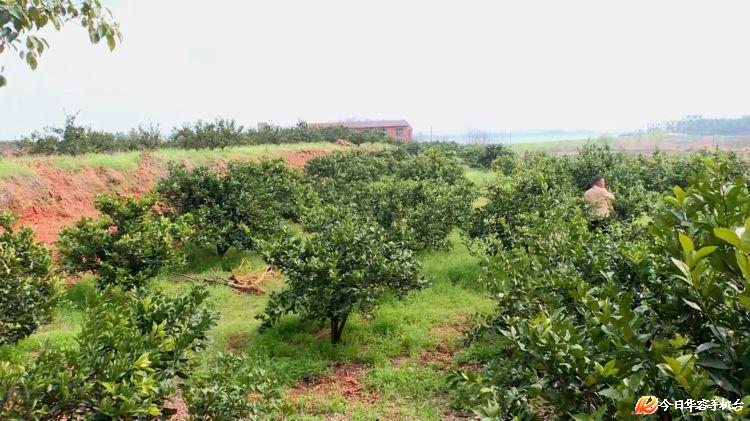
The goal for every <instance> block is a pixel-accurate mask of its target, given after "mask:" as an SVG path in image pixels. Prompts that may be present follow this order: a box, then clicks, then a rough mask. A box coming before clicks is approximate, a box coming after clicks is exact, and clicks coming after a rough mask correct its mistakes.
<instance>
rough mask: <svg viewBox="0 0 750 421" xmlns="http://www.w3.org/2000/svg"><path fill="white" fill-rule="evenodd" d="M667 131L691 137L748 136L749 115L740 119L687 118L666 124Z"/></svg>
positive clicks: (749, 127)
mask: <svg viewBox="0 0 750 421" xmlns="http://www.w3.org/2000/svg"><path fill="white" fill-rule="evenodd" d="M667 131H669V132H673V133H682V134H691V135H714V134H718V135H748V134H750V115H747V116H744V117H740V118H704V117H702V116H699V115H698V116H689V117H686V118H683V119H682V120H678V121H670V122H669V123H667Z"/></svg>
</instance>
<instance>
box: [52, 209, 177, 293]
mask: <svg viewBox="0 0 750 421" xmlns="http://www.w3.org/2000/svg"><path fill="white" fill-rule="evenodd" d="M155 204H156V197H155V196H153V195H152V196H146V197H144V198H141V199H135V198H129V197H119V196H116V195H102V196H99V197H98V198H97V199H96V201H95V204H94V205H95V206H96V208H97V209H98V210H99V212H101V213H102V216H101V217H99V218H98V219H95V220H94V219H91V218H82V219H81V220H79V221H78V222H76V223H75V225H73V226H70V227H66V228H64V229H63V230H62V231H61V232H60V236H59V239H58V242H57V246H58V251H59V253H60V260H61V263H62V264H63V265H64V266H65V267H66V268H67V269H68V270H69V271H71V272H84V271H93V272H95V273H96V274H97V275H98V283H99V285H100V286H101V287H105V286H108V285H120V286H122V287H123V288H126V289H132V288H140V287H143V286H145V285H146V284H147V283H148V281H149V280H150V278H152V277H154V276H156V275H157V274H158V273H159V271H160V270H161V269H163V268H164V267H168V266H174V265H178V264H180V263H182V262H183V261H184V259H185V253H184V251H183V250H182V248H181V246H182V244H183V243H184V242H185V241H186V240H187V239H188V238H189V236H190V234H191V228H190V225H189V218H187V217H180V218H177V219H176V220H170V219H169V218H167V217H166V216H163V215H160V214H159V212H158V211H157V209H156V208H155V206H154V205H155Z"/></svg>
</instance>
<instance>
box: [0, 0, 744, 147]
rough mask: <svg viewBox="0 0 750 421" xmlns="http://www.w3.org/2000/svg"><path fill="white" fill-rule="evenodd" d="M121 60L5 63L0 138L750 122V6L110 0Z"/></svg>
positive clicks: (70, 36) (75, 48)
mask: <svg viewBox="0 0 750 421" xmlns="http://www.w3.org/2000/svg"><path fill="white" fill-rule="evenodd" d="M104 3H105V4H107V5H108V6H110V8H111V10H112V13H113V14H114V15H115V18H116V19H117V20H118V21H119V22H120V25H121V30H122V33H123V37H124V39H123V42H122V44H121V45H118V46H117V48H116V49H115V51H114V52H109V50H108V49H107V48H106V46H105V45H104V44H102V45H91V44H90V43H89V41H88V36H87V34H86V32H85V31H84V30H83V29H81V28H78V27H75V26H69V27H65V28H63V30H62V31H61V32H55V31H51V33H49V34H47V39H48V41H49V42H50V44H51V48H50V50H48V51H47V52H45V53H44V55H43V56H42V57H41V59H40V60H39V67H38V68H37V70H36V71H31V70H30V69H29V68H28V67H27V66H26V65H25V64H24V63H22V62H21V61H20V60H19V59H18V58H17V56H16V55H14V54H13V53H7V52H6V53H3V54H0V66H5V70H4V75H5V76H6V78H7V79H8V83H9V84H8V86H6V87H4V88H0V139H14V138H17V137H19V136H21V135H24V134H28V133H30V132H31V131H33V130H36V129H41V128H43V127H44V126H48V125H61V124H62V122H63V121H64V112H68V113H72V112H77V111H80V114H79V121H80V122H82V123H84V124H87V125H91V126H92V127H94V128H96V129H103V130H110V131H126V130H129V129H130V128H132V127H135V126H137V125H138V124H139V123H143V122H154V123H158V124H160V125H161V127H162V129H163V130H164V131H169V130H171V128H172V127H174V126H176V125H179V124H181V123H183V122H185V121H191V120H196V119H204V120H211V119H213V118H215V117H218V116H221V117H227V118H235V119H236V120H237V121H238V122H240V123H242V124H244V125H248V126H255V125H256V124H257V123H258V122H269V123H273V124H279V125H291V124H294V123H296V122H297V121H298V120H305V121H308V122H315V121H332V120H340V119H378V118H386V119H406V120H407V121H409V122H410V123H411V125H412V126H413V127H414V129H415V130H416V131H423V132H428V131H429V130H430V127H432V128H433V130H434V132H435V133H460V132H465V131H467V130H470V129H471V130H486V131H494V130H519V131H520V130H548V129H561V130H594V131H599V132H619V131H624V130H631V129H637V128H644V127H645V126H646V125H647V124H649V123H653V122H659V121H664V120H673V119H678V118H680V117H681V116H684V115H687V114H703V115H705V116H713V117H739V116H742V115H747V114H750V78H748V75H750V55H748V54H747V41H748V40H749V39H750V25H748V24H747V16H750V2H748V1H746V0H737V1H724V0H717V1H690V0H680V1H671V0H660V1H653V0H648V1H644V0H631V1H621V2H614V1H602V0H596V1H587V0H568V1H559V0H550V1H542V0H526V1H472V0H464V1H440V0H432V1H418V0H411V1H407V0H400V1H392V0H379V1H370V0H340V1H339V0H336V1H328V0H317V1H309V0H307V1H304V0H303V1H292V0H274V1H247V0H235V1H232V0H211V1H205V0H201V1H195V0H117V1H109V2H107V1H104Z"/></svg>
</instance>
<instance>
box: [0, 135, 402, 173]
mask: <svg viewBox="0 0 750 421" xmlns="http://www.w3.org/2000/svg"><path fill="white" fill-rule="evenodd" d="M386 147H388V146H387V145H379V144H376V145H370V144H365V145H363V148H386ZM337 149H341V147H340V146H336V145H334V144H333V143H329V142H312V143H292V144H282V145H249V146H236V147H232V148H226V149H215V150H209V149H199V150H185V149H175V148H165V149H158V150H156V151H154V152H153V154H154V156H155V157H157V158H158V159H160V160H163V161H167V162H169V161H188V162H193V163H201V162H206V161H211V160H214V159H219V160H243V159H254V158H257V157H260V156H263V155H270V156H279V155H282V154H284V153H287V152H296V151H306V150H316V151H333V150H337ZM140 158H141V152H137V151H133V152H119V153H112V154H104V153H91V154H83V155H77V156H68V155H59V156H52V157H49V159H50V162H51V165H52V166H53V167H55V168H61V169H64V170H66V171H76V170H79V169H81V168H87V167H88V168H109V169H113V170H116V171H121V172H128V171H133V170H135V169H136V168H138V161H139V160H140ZM32 159H35V158H30V157H24V158H19V159H16V158H0V179H4V178H9V177H12V176H27V175H33V174H35V172H34V169H33V168H32V167H30V166H29V165H26V164H27V163H28V161H29V160H32Z"/></svg>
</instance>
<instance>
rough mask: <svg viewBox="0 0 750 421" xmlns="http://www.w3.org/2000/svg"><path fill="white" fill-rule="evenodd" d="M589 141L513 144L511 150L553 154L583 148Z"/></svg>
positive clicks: (574, 140) (572, 140)
mask: <svg viewBox="0 0 750 421" xmlns="http://www.w3.org/2000/svg"><path fill="white" fill-rule="evenodd" d="M590 141H591V140H589V139H571V140H555V141H550V142H521V143H513V144H512V145H511V148H512V149H513V150H514V151H516V152H526V151H528V152H543V151H547V152H555V151H559V150H570V151H575V150H576V148H579V147H581V146H585V145H586V143H588V142H590Z"/></svg>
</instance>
